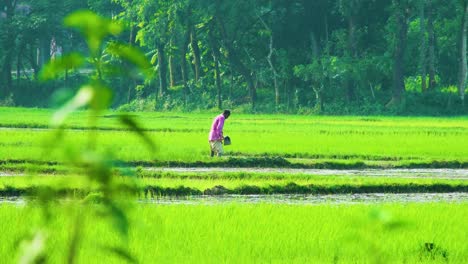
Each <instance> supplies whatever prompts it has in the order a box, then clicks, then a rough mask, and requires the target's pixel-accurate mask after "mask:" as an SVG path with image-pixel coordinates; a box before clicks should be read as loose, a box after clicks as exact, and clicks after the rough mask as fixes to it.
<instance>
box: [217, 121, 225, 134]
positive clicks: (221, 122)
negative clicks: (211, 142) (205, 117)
mask: <svg viewBox="0 0 468 264" xmlns="http://www.w3.org/2000/svg"><path fill="white" fill-rule="evenodd" d="M223 127H224V118H220V119H219V121H218V127H217V130H218V131H219V135H220V137H221V139H224V136H223Z"/></svg>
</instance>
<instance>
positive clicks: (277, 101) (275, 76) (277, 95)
mask: <svg viewBox="0 0 468 264" xmlns="http://www.w3.org/2000/svg"><path fill="white" fill-rule="evenodd" d="M258 18H259V19H260V22H262V24H263V26H264V27H265V29H266V30H267V31H268V32H270V43H269V49H270V52H269V53H268V56H267V61H268V64H269V65H270V69H271V72H272V74H273V85H274V88H275V106H276V108H278V106H279V104H280V90H279V86H278V77H279V76H278V72H277V71H276V69H275V66H274V65H273V58H272V57H273V53H274V46H273V30H271V28H270V27H269V26H268V25H267V23H266V22H265V21H264V20H263V19H262V17H261V16H258Z"/></svg>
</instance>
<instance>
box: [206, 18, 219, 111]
mask: <svg viewBox="0 0 468 264" xmlns="http://www.w3.org/2000/svg"><path fill="white" fill-rule="evenodd" d="M213 31H214V25H212V24H211V27H210V29H209V32H208V39H209V42H210V47H211V54H212V56H213V62H214V69H215V84H216V90H217V99H218V108H219V109H220V110H221V109H222V108H223V101H222V84H221V72H220V70H219V58H220V56H221V55H220V52H219V45H218V44H217V41H216V39H215V37H214V32H213Z"/></svg>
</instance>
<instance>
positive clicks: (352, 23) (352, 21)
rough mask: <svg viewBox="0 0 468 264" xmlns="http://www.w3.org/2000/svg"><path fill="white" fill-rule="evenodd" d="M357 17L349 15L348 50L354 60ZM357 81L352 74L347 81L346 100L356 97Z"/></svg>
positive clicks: (350, 100) (355, 55)
mask: <svg viewBox="0 0 468 264" xmlns="http://www.w3.org/2000/svg"><path fill="white" fill-rule="evenodd" d="M355 35H356V17H355V16H354V15H352V14H351V15H349V16H348V52H349V57H350V58H351V59H352V60H354V59H356V57H357V49H356V36H355ZM355 83H356V82H355V81H354V78H353V77H352V76H349V77H348V80H347V82H346V101H348V102H352V101H353V100H354V97H355Z"/></svg>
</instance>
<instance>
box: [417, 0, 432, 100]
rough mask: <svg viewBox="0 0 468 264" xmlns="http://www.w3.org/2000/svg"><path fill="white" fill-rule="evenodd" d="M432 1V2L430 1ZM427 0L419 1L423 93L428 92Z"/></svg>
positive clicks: (420, 60)
mask: <svg viewBox="0 0 468 264" xmlns="http://www.w3.org/2000/svg"><path fill="white" fill-rule="evenodd" d="M429 1H430V0H429ZM425 8H426V0H419V29H420V34H421V35H420V38H421V46H420V47H419V48H420V54H419V56H420V58H419V67H420V70H421V92H426V89H427V80H426V77H427V59H426V58H427V36H426V17H425V13H426V11H425Z"/></svg>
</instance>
